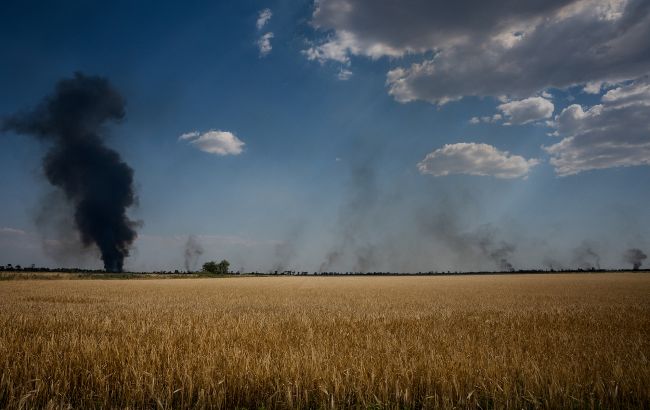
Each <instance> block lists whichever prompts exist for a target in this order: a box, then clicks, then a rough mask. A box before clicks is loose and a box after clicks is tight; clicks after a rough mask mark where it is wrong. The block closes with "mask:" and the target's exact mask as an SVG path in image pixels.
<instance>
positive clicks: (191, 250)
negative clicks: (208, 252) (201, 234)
mask: <svg viewBox="0 0 650 410" xmlns="http://www.w3.org/2000/svg"><path fill="white" fill-rule="evenodd" d="M203 252H204V249H203V246H201V244H200V243H199V240H198V239H197V238H196V236H194V235H190V236H188V237H187V242H185V271H186V272H191V271H193V270H194V269H196V263H197V262H198V260H199V256H201V255H203Z"/></svg>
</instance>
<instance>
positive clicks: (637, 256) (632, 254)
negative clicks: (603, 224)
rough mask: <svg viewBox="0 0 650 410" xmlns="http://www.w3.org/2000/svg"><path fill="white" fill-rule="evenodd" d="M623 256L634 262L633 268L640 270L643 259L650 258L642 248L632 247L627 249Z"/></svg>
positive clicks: (629, 261) (631, 262)
mask: <svg viewBox="0 0 650 410" xmlns="http://www.w3.org/2000/svg"><path fill="white" fill-rule="evenodd" d="M623 258H624V259H625V261H626V262H627V263H630V264H632V269H634V270H639V268H640V267H641V265H642V264H643V261H644V260H646V259H647V258H648V255H646V254H645V253H644V252H643V251H642V250H641V249H637V248H632V249H628V250H627V251H625V254H624V255H623Z"/></svg>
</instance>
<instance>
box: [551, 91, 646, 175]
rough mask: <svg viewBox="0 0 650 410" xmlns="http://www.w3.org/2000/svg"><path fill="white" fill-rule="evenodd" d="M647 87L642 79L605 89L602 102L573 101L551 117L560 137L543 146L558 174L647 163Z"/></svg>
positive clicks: (571, 173)
mask: <svg viewBox="0 0 650 410" xmlns="http://www.w3.org/2000/svg"><path fill="white" fill-rule="evenodd" d="M649 89H650V87H649V86H648V83H647V82H645V81H639V82H636V83H633V84H629V85H626V86H622V87H619V88H616V89H613V90H610V91H609V92H607V93H606V94H605V95H604V96H603V98H602V104H599V105H595V106H593V107H591V108H589V109H587V110H584V109H583V107H581V106H580V105H577V104H574V105H571V106H569V107H567V108H565V109H564V110H563V111H562V112H561V113H560V114H559V115H558V116H556V118H555V124H554V125H555V127H556V128H557V131H556V133H557V134H558V135H560V136H562V137H564V138H563V139H562V140H561V141H560V142H558V143H556V144H553V145H551V146H548V147H544V149H545V150H546V151H547V152H548V153H549V154H550V155H551V159H550V162H551V164H552V165H553V166H554V167H555V172H556V174H557V175H559V176H567V175H573V174H577V173H580V172H583V171H588V170H593V169H604V168H613V167H628V166H637V165H650V122H648V118H650V93H649V92H648V90H649Z"/></svg>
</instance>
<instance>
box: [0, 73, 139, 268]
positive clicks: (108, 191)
mask: <svg viewBox="0 0 650 410" xmlns="http://www.w3.org/2000/svg"><path fill="white" fill-rule="evenodd" d="M124 107H125V102H124V99H123V98H122V96H121V95H120V94H119V93H118V92H117V91H116V90H115V89H114V88H113V87H112V86H111V84H110V83H109V82H108V80H107V79H106V78H102V77H96V76H86V75H84V74H81V73H76V74H75V75H74V77H72V78H67V79H63V80H60V81H59V82H58V83H57V85H56V88H55V90H54V92H53V93H52V94H51V95H49V96H47V97H45V99H44V100H43V101H42V102H41V103H40V104H39V105H38V106H36V108H34V109H33V110H31V111H28V112H24V113H18V114H15V115H13V116H11V117H9V118H7V119H5V120H4V121H3V123H2V130H3V131H14V132H16V133H20V134H29V135H33V136H36V137H37V138H39V139H40V140H42V141H44V142H46V143H48V144H50V148H49V151H48V152H47V154H46V155H45V157H44V159H43V171H44V173H45V176H46V177H47V180H48V181H49V182H50V184H52V185H54V186H55V187H57V188H59V189H61V190H62V191H63V193H64V194H65V198H66V199H67V201H68V202H69V203H70V204H71V205H72V207H73V209H74V224H75V226H76V229H77V230H78V232H79V236H80V239H81V242H82V243H83V245H84V246H86V247H87V246H91V245H93V244H94V245H96V246H97V247H98V248H99V250H100V252H101V257H102V260H103V262H104V269H106V271H110V272H120V271H122V269H123V265H124V258H125V257H126V256H128V255H129V249H130V247H131V244H132V243H133V241H134V240H135V238H136V231H135V228H136V227H137V223H136V222H134V221H132V220H130V219H129V218H128V217H127V215H126V210H127V209H128V208H129V207H131V206H132V205H134V203H135V201H136V196H135V193H134V190H133V169H131V167H129V166H128V165H127V164H126V163H125V162H124V161H123V160H122V158H120V155H119V154H118V153H117V152H115V151H114V150H112V149H110V148H108V147H107V146H106V145H104V135H105V128H104V126H105V125H106V124H107V123H109V122H119V121H120V120H122V119H123V118H124V114H125V112H124Z"/></svg>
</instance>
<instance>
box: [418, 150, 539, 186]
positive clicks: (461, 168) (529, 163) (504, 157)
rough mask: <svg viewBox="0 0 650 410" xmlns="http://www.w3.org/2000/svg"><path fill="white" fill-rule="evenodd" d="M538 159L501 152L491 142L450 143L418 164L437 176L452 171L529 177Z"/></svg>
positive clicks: (504, 176) (455, 172) (422, 170)
mask: <svg viewBox="0 0 650 410" xmlns="http://www.w3.org/2000/svg"><path fill="white" fill-rule="evenodd" d="M538 163H539V161H538V160H537V159H526V158H524V157H522V156H519V155H512V154H510V153H509V152H507V151H500V150H498V149H497V148H495V147H493V146H491V145H488V144H477V143H458V144H447V145H445V146H443V147H442V148H439V149H437V150H435V151H433V152H431V153H429V154H427V156H426V157H425V158H424V159H423V160H422V161H420V162H419V163H418V164H417V167H418V170H419V171H420V173H422V174H430V175H433V176H436V177H440V176H445V175H451V174H466V175H481V176H493V177H495V178H505V179H512V178H526V177H527V176H528V173H529V172H530V170H531V168H532V167H534V166H535V165H537V164H538Z"/></svg>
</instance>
